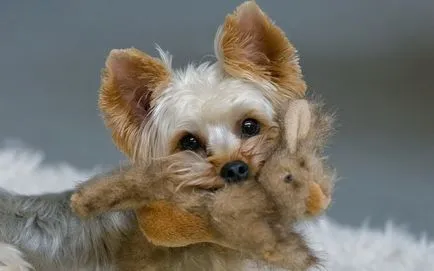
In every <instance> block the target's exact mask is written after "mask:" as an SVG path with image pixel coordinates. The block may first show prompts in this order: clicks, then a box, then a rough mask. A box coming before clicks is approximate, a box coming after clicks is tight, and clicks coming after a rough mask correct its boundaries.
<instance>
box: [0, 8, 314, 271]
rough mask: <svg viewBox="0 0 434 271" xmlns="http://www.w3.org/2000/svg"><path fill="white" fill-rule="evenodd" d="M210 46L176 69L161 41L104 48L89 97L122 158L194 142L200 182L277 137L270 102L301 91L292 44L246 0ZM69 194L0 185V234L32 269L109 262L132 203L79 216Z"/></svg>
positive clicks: (256, 167) (243, 168)
mask: <svg viewBox="0 0 434 271" xmlns="http://www.w3.org/2000/svg"><path fill="white" fill-rule="evenodd" d="M214 49H215V55H216V62H215V63H203V64H201V65H198V66H193V65H189V66H188V67H187V68H186V69H184V70H182V71H176V70H173V69H172V68H171V56H170V55H169V54H168V53H166V52H163V51H162V50H161V49H158V50H159V52H160V56H161V57H160V58H154V57H151V56H149V55H147V54H145V53H143V52H141V51H139V50H137V49H134V48H131V49H123V50H113V51H111V52H110V54H109V56H108V58H107V61H106V67H105V70H104V72H103V76H102V83H101V90H100V97H99V107H100V110H101V112H102V114H103V117H104V120H105V123H106V125H107V127H108V128H109V129H110V130H111V132H112V137H113V140H114V142H115V144H116V145H117V146H118V148H119V149H120V150H121V151H122V152H124V153H125V154H126V155H127V157H129V158H130V159H131V161H132V162H134V163H135V164H139V165H143V166H146V165H149V164H150V163H152V161H154V160H156V159H163V158H164V157H168V156H171V155H174V154H177V153H182V152H186V151H188V152H194V153H196V155H197V157H199V158H200V159H199V160H200V167H201V168H205V167H206V168H208V170H207V171H204V172H202V173H203V175H202V176H195V178H194V179H193V178H192V179H189V180H186V182H188V183H189V185H190V187H195V188H197V189H205V190H208V191H213V190H215V189H219V188H221V187H223V186H225V185H226V184H228V183H239V182H243V181H244V180H247V179H248V178H255V177H256V176H257V175H258V172H259V171H260V169H261V167H262V165H263V163H264V162H265V160H266V159H267V158H268V156H269V155H270V153H271V152H272V150H273V149H274V148H275V146H276V145H277V143H278V141H279V136H280V133H279V129H278V124H277V117H278V113H277V111H278V108H280V106H281V104H282V102H285V101H286V100H288V99H297V98H302V97H304V94H305V91H306V84H305V82H304V80H303V78H302V73H301V69H300V66H299V64H298V56H297V53H296V50H295V48H294V47H293V45H292V44H291V43H290V42H289V41H288V39H287V38H286V36H285V34H284V32H283V31H282V30H281V29H280V28H279V27H278V26H276V25H275V24H274V23H273V22H272V21H271V20H270V18H268V17H267V16H266V15H265V13H264V12H263V11H262V10H261V9H260V8H259V7H258V6H257V4H256V3H255V2H254V1H247V2H245V3H243V4H241V5H240V6H239V7H238V8H237V9H236V10H235V12H234V13H232V14H230V15H228V16H227V17H226V19H225V21H224V23H223V25H222V26H221V27H220V28H219V30H218V32H217V34H216V37H215V42H214ZM181 156H182V155H181ZM179 162H182V160H180V161H179ZM71 194H72V191H67V192H65V193H61V194H47V195H42V196H31V197H24V196H19V195H12V194H10V193H8V192H6V191H0V220H1V221H2V222H3V224H2V225H1V226H0V242H5V243H9V244H13V245H16V246H17V247H18V248H20V249H21V250H22V251H23V252H24V253H25V256H26V259H28V260H29V261H30V262H31V263H33V264H34V266H35V268H36V269H37V270H62V269H67V270H71V269H75V270H77V269H80V270H83V269H86V268H89V269H90V270H95V269H98V268H101V269H103V270H110V268H111V264H110V262H111V261H110V259H112V258H113V255H114V253H115V251H117V248H118V246H119V245H120V243H119V242H118V241H119V240H121V239H122V238H121V237H122V236H123V234H124V233H125V231H129V230H130V229H131V223H132V221H133V220H132V217H134V215H133V213H132V212H120V213H107V214H104V215H101V216H99V217H98V218H97V219H90V220H85V221H82V220H80V219H78V218H77V217H76V215H75V214H73V213H72V212H71V210H70V208H69V201H70V200H69V197H70V196H71ZM101 247H102V248H104V249H103V250H101V249H96V248H101ZM0 253H1V252H0Z"/></svg>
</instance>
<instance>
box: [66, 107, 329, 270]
mask: <svg viewBox="0 0 434 271" xmlns="http://www.w3.org/2000/svg"><path fill="white" fill-rule="evenodd" d="M311 111H312V113H311ZM332 119H333V118H332V116H331V115H329V114H327V113H326V112H323V111H321V110H319V108H318V107H317V106H315V105H314V104H310V105H309V104H308V102H307V101H306V100H296V101H293V102H291V103H290V104H289V107H288V110H287V112H286V113H285V116H284V120H282V121H281V122H282V123H281V124H280V127H283V129H284V131H283V136H282V137H281V139H280V140H279V144H278V147H277V148H276V149H275V150H274V151H273V154H272V155H271V157H270V158H269V159H268V160H267V161H266V162H265V164H264V165H263V167H262V169H261V171H260V174H259V175H258V177H257V178H256V180H255V179H252V178H250V179H249V180H246V181H243V182H240V183H238V184H229V185H227V186H226V187H225V188H222V189H220V190H217V191H213V192H209V191H208V190H192V189H191V187H190V186H189V184H188V182H187V183H185V180H186V179H187V180H189V179H190V178H191V175H190V174H191V173H190V172H194V174H198V176H201V175H202V172H201V171H206V170H207V168H200V167H197V165H198V162H199V163H200V157H199V156H198V155H197V154H194V153H189V152H185V153H180V154H175V155H173V156H170V157H168V158H167V159H163V160H155V161H154V162H153V163H151V164H150V165H148V166H147V167H145V168H143V167H140V166H132V167H125V168H121V169H118V170H116V171H114V172H112V174H110V175H108V176H105V177H104V178H97V179H93V180H90V181H88V182H85V183H83V184H82V185H80V186H79V188H78V189H77V191H76V192H75V193H74V195H73V196H72V200H71V204H72V208H73V210H74V211H75V212H76V213H78V214H79V215H80V216H82V217H85V218H90V219H92V218H93V217H95V216H96V215H98V214H104V213H107V212H112V211H119V210H130V209H135V210H137V220H138V226H137V228H136V230H135V231H132V232H131V233H130V236H127V237H126V238H125V242H124V243H123V245H122V248H121V249H120V250H119V254H118V255H116V259H115V262H116V263H117V265H118V266H119V269H120V270H202V269H204V268H207V267H208V268H211V267H213V266H216V265H218V264H219V263H220V265H221V267H220V268H217V270H241V266H242V264H243V262H244V261H245V260H246V259H255V260H257V259H259V260H261V261H265V262H266V263H267V264H271V265H274V266H277V267H281V268H285V270H300V271H302V270H307V269H308V268H310V267H313V266H317V265H319V259H318V258H317V256H315V253H314V252H313V251H311V249H310V248H309V246H308V244H307V243H306V241H305V240H304V239H303V237H302V236H301V235H300V234H298V233H296V232H294V231H293V229H292V227H293V224H294V223H295V222H297V221H299V220H301V219H303V218H306V217H311V216H316V215H318V214H319V213H321V212H322V211H324V210H325V209H326V208H327V206H328V204H329V202H330V198H331V191H332V187H333V184H334V176H335V175H334V172H333V171H332V170H330V168H329V167H328V165H327V163H326V162H325V161H326V159H325V158H324V157H323V148H324V145H325V142H326V139H327V137H328V135H329V133H330V131H331V121H332ZM293 131H296V133H293ZM178 156H182V160H183V163H182V164H179V162H178V161H179V160H180V158H179V157H178ZM185 175H187V178H185ZM173 210H177V212H173ZM158 212H166V213H165V215H164V217H165V218H166V219H164V220H162V221H155V220H152V219H148V218H149V217H151V218H152V217H162V216H161V215H156V216H155V215H150V213H151V214H152V213H158ZM141 231H142V232H143V233H144V234H145V235H146V238H145V236H140V233H141ZM203 243H209V245H205V244H203ZM212 244H217V245H219V246H221V247H224V248H226V250H225V249H222V248H221V247H220V248H218V247H216V246H214V245H212ZM187 246H188V248H186V247H187ZM198 246H199V247H200V249H201V250H200V252H198V251H197V250H194V248H197V247H198ZM164 247H165V248H164ZM157 251H158V252H157ZM157 254H158V255H160V257H156V256H155V255H157ZM198 262H200V264H198ZM223 263H224V264H223ZM229 263H230V264H229ZM210 270H216V269H210Z"/></svg>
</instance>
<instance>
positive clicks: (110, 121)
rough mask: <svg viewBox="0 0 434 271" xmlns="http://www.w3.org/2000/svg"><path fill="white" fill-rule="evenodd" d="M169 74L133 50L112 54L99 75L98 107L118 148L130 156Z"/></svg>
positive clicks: (152, 60) (159, 62) (151, 58)
mask: <svg viewBox="0 0 434 271" xmlns="http://www.w3.org/2000/svg"><path fill="white" fill-rule="evenodd" d="M169 78H170V73H169V71H168V70H167V68H166V67H165V66H164V64H163V63H162V62H161V61H160V60H159V59H156V58H153V57H150V56H148V55H146V54H145V53H143V52H141V51H139V50H137V49H134V48H130V49H123V50H112V51H111V52H110V54H109V56H108V58H107V61H106V68H105V70H104V72H103V75H102V82H101V90H100V96H99V107H100V109H101V111H102V112H103V116H104V120H105V123H106V125H107V127H108V128H109V129H110V130H111V131H112V137H113V140H114V142H115V144H116V145H117V146H118V148H119V149H120V150H121V151H123V152H124V153H126V154H127V155H132V154H133V152H134V148H136V144H137V142H138V141H139V140H140V136H141V129H140V128H141V127H142V122H143V120H144V119H145V118H146V117H147V114H148V113H149V110H150V109H151V106H152V101H154V100H155V98H156V97H158V94H159V90H161V88H163V87H165V86H167V84H168V82H169Z"/></svg>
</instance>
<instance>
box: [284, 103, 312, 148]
mask: <svg viewBox="0 0 434 271" xmlns="http://www.w3.org/2000/svg"><path fill="white" fill-rule="evenodd" d="M310 122H311V112H310V108H309V103H308V102H307V100H304V99H300V100H294V101H291V102H289V104H288V108H287V110H286V113H285V118H284V124H285V127H284V129H285V140H286V141H287V145H288V148H289V150H290V152H291V153H294V152H295V151H296V150H297V141H298V140H300V139H303V138H305V137H306V136H307V134H308V132H309V128H310Z"/></svg>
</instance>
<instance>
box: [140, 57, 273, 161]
mask: <svg viewBox="0 0 434 271" xmlns="http://www.w3.org/2000/svg"><path fill="white" fill-rule="evenodd" d="M251 114H254V115H260V117H261V118H262V119H265V120H267V121H268V122H270V123H271V122H272V121H273V118H274V109H273V106H272V104H271V103H270V101H269V100H268V99H266V98H265V97H264V95H263V94H262V91H261V88H260V87H258V86H257V85H255V84H253V83H248V82H245V81H244V80H241V79H236V78H232V77H227V76H225V75H224V73H223V72H222V71H221V69H220V68H219V66H218V65H217V64H212V65H210V64H208V63H204V64H201V65H199V66H193V65H189V66H188V67H187V68H186V69H185V70H180V71H175V72H174V73H173V76H172V78H171V82H170V84H169V86H168V87H167V88H166V89H164V90H163V91H162V92H161V95H160V96H159V97H158V98H157V100H156V101H155V107H154V108H153V110H152V112H151V114H150V118H149V122H148V123H147V124H146V126H145V128H144V129H143V134H142V137H141V139H142V140H144V141H142V142H141V143H140V145H139V146H138V148H139V149H138V151H139V153H140V154H139V156H141V157H143V156H150V157H149V158H151V157H161V156H165V155H168V154H169V153H170V146H169V142H171V140H172V139H173V137H174V135H176V134H179V133H181V132H189V133H192V134H194V135H198V136H200V137H202V138H203V139H204V140H205V144H206V148H207V150H208V151H211V152H212V153H213V154H219V153H229V152H231V151H236V150H237V149H238V148H239V147H240V138H239V135H236V131H235V130H236V129H235V128H236V125H237V124H238V122H240V121H242V120H243V118H246V117H248V116H251ZM145 160H147V159H145Z"/></svg>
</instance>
